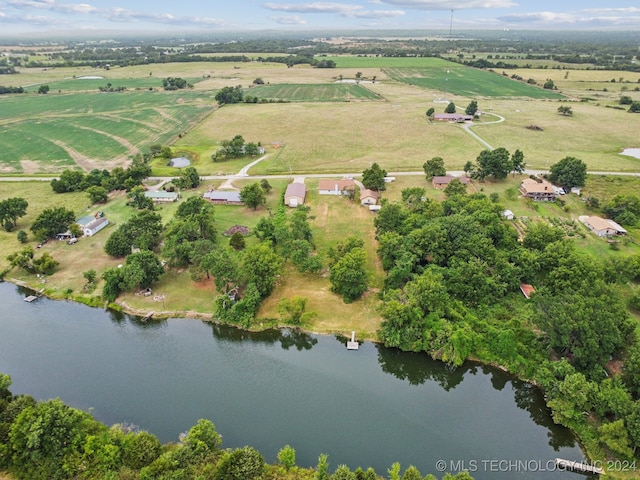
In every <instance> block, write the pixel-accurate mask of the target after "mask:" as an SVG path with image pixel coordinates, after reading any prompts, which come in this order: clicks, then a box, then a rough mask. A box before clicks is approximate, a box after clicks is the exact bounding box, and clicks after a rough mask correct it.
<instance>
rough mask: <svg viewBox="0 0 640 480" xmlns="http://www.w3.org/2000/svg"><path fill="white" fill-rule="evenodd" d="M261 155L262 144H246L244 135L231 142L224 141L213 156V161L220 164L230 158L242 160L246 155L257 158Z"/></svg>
mask: <svg viewBox="0 0 640 480" xmlns="http://www.w3.org/2000/svg"><path fill="white" fill-rule="evenodd" d="M259 153H260V143H253V142H248V143H247V142H245V140H244V137H243V136H242V135H236V136H234V137H233V138H232V139H231V140H222V141H221V142H220V148H218V150H216V152H215V153H214V154H213V155H211V160H213V161H214V162H219V161H221V160H226V159H228V158H240V157H244V156H245V155H248V156H251V157H255V156H256V155H258V154H259Z"/></svg>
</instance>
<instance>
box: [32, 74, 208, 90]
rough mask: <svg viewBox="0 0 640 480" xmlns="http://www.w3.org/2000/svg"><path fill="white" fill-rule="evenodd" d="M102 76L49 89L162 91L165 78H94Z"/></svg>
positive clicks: (55, 83) (62, 82) (52, 85)
mask: <svg viewBox="0 0 640 480" xmlns="http://www.w3.org/2000/svg"><path fill="white" fill-rule="evenodd" d="M94 76H100V75H88V76H80V77H76V78H67V79H63V80H56V81H53V82H47V85H48V86H49V88H50V89H51V90H52V91H54V92H56V91H57V92H58V93H69V92H99V91H100V87H106V86H107V84H110V85H111V88H113V89H117V88H119V87H122V88H125V89H127V90H150V89H156V90H162V80H163V78H158V77H142V78H114V79H110V78H104V77H102V78H92V77H94ZM185 80H186V81H187V82H188V83H190V84H192V85H195V84H196V83H198V82H201V81H202V80H203V79H202V78H185ZM38 88H39V85H37V84H35V85H31V86H29V87H27V88H25V90H26V91H27V92H31V93H35V92H37V91H38Z"/></svg>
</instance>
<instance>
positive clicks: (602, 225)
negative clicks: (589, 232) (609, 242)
mask: <svg viewBox="0 0 640 480" xmlns="http://www.w3.org/2000/svg"><path fill="white" fill-rule="evenodd" d="M579 220H580V221H581V222H583V223H585V224H588V225H590V226H591V227H592V228H593V229H594V230H600V231H602V230H609V229H612V230H615V231H616V232H618V233H627V231H626V230H625V229H624V228H623V227H622V225H620V224H619V223H616V222H614V221H613V220H611V219H609V218H601V217H596V216H591V217H589V216H586V215H584V216H580V217H579Z"/></svg>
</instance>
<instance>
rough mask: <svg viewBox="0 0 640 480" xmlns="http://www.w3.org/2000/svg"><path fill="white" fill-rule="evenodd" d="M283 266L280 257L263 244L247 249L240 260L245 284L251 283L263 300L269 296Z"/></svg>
mask: <svg viewBox="0 0 640 480" xmlns="http://www.w3.org/2000/svg"><path fill="white" fill-rule="evenodd" d="M283 264H284V261H283V259H282V257H281V256H280V255H278V254H277V253H276V252H274V251H273V249H271V248H270V247H269V246H268V245H266V244H264V243H262V244H260V245H252V246H250V247H249V248H247V249H246V250H245V251H244V255H243V256H242V260H241V268H242V272H243V276H244V278H245V279H246V282H247V283H253V284H254V285H255V286H256V288H257V289H258V292H260V297H261V298H263V299H264V298H267V297H268V296H269V295H271V292H272V291H273V289H274V288H275V286H276V282H277V280H278V277H279V276H280V274H281V273H282V267H283Z"/></svg>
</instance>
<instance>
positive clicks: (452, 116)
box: [433, 113, 473, 123]
mask: <svg viewBox="0 0 640 480" xmlns="http://www.w3.org/2000/svg"><path fill="white" fill-rule="evenodd" d="M433 119H434V120H437V121H439V122H458V123H462V122H470V121H472V120H473V115H464V114H462V113H434V114H433Z"/></svg>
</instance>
